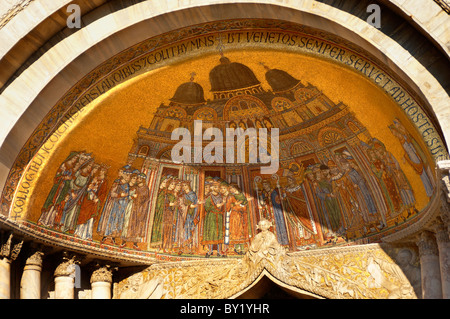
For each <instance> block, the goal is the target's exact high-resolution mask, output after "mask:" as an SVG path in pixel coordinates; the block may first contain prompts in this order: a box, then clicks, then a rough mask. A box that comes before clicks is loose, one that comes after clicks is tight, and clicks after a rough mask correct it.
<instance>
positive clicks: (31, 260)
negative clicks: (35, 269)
mask: <svg viewBox="0 0 450 319" xmlns="http://www.w3.org/2000/svg"><path fill="white" fill-rule="evenodd" d="M42 256H44V253H43V252H42V251H35V252H33V253H32V254H30V257H28V259H27V261H26V265H33V266H39V267H42Z"/></svg>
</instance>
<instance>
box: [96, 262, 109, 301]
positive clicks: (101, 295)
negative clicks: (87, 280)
mask: <svg viewBox="0 0 450 319" xmlns="http://www.w3.org/2000/svg"><path fill="white" fill-rule="evenodd" d="M112 272H113V269H111V267H110V266H109V265H97V269H96V270H94V272H93V273H92V276H91V290H92V299H111V285H112Z"/></svg>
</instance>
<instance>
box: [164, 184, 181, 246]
mask: <svg viewBox="0 0 450 319" xmlns="http://www.w3.org/2000/svg"><path fill="white" fill-rule="evenodd" d="M177 183H178V180H176V179H172V180H171V181H170V183H169V186H168V187H167V192H165V196H164V198H163V202H162V211H163V216H162V234H161V241H162V244H161V248H162V249H163V252H168V251H170V250H172V248H173V244H174V238H175V236H174V235H175V232H176V217H177V216H176V213H177V207H176V205H177V196H176V192H175V187H176V185H177Z"/></svg>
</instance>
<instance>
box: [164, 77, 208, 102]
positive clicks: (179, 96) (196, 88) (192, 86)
mask: <svg viewBox="0 0 450 319" xmlns="http://www.w3.org/2000/svg"><path fill="white" fill-rule="evenodd" d="M170 101H172V102H174V103H179V104H202V103H206V101H205V95H204V92H203V88H202V86H201V85H200V84H198V83H196V82H194V77H193V75H192V77H191V81H190V82H186V83H183V84H181V85H180V86H179V87H178V88H177V90H176V91H175V94H174V96H173V97H172V98H171V99H170Z"/></svg>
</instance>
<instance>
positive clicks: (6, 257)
mask: <svg viewBox="0 0 450 319" xmlns="http://www.w3.org/2000/svg"><path fill="white" fill-rule="evenodd" d="M3 235H4V233H2V236H1V237H2V238H0V239H1V241H0V244H1V245H2V246H1V249H0V299H10V298H11V263H12V262H13V261H14V260H15V259H16V258H17V256H18V255H19V253H20V250H21V249H22V244H23V241H22V242H20V243H18V244H15V245H13V243H12V238H13V235H12V234H10V235H9V237H8V239H7V240H6V241H4V240H3Z"/></svg>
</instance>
